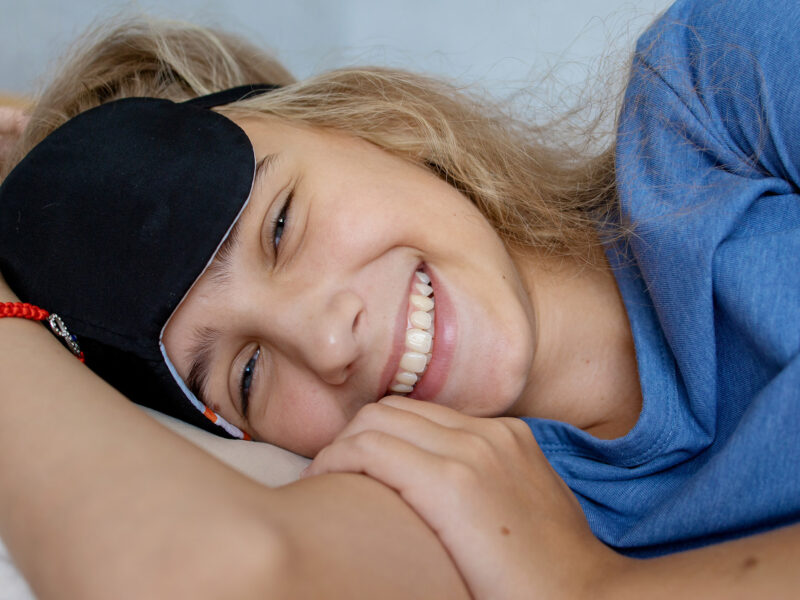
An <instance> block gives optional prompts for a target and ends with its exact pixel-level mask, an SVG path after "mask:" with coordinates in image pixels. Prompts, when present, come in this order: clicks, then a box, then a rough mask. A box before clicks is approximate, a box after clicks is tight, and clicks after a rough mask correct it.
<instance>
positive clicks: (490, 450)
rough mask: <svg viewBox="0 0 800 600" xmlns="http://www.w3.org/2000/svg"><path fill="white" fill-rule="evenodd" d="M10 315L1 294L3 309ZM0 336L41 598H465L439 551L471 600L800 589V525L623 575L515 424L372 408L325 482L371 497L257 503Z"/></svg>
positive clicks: (108, 394) (284, 496)
mask: <svg viewBox="0 0 800 600" xmlns="http://www.w3.org/2000/svg"><path fill="white" fill-rule="evenodd" d="M16 300H17V298H15V297H14V295H13V293H12V292H11V290H9V289H8V288H7V286H5V284H4V282H3V280H2V278H1V277H0V301H6V302H13V301H16ZM0 327H2V329H3V334H2V335H0V350H2V354H3V356H4V357H5V359H4V360H3V361H0V382H2V387H3V390H4V394H2V396H0V405H2V409H3V414H4V416H5V418H4V419H3V420H2V421H0V462H1V463H2V465H0V466H2V468H0V509H2V510H0V534H2V538H3V540H4V541H5V542H6V543H7V545H8V547H9V549H10V550H11V552H12V555H13V557H14V560H15V563H16V564H17V565H18V566H19V567H20V568H21V569H22V570H23V572H24V573H25V575H26V578H27V579H28V581H30V582H31V585H32V587H33V589H34V591H35V592H36V594H37V597H41V598H48V597H81V598H95V597H97V598H107V597H109V595H111V596H114V597H121V598H123V597H132V598H140V597H192V598H217V597H237V598H249V597H259V598H260V597H264V594H268V595H269V596H270V597H291V598H303V597H309V598H318V597H321V596H322V595H324V596H325V597H329V598H336V597H342V598H353V597H370V598H371V597H378V596H379V597H399V598H407V597H432V598H445V597H465V596H466V590H465V589H464V587H463V585H462V582H461V581H460V580H459V578H458V576H457V574H456V573H455V572H454V571H453V570H452V568H451V567H452V565H451V563H450V562H449V561H448V560H447V557H446V555H444V553H443V551H442V548H441V546H439V545H438V542H437V539H436V538H437V537H438V538H439V539H440V540H442V541H443V542H445V543H446V544H447V545H448V550H449V551H450V556H451V557H452V558H453V560H455V561H456V562H457V563H458V566H459V569H460V570H461V572H462V574H463V575H464V577H465V579H466V580H467V582H468V583H469V585H470V595H471V596H472V597H477V598H481V597H492V598H496V597H503V598H515V597H520V598H530V597H532V596H535V597H547V598H572V599H575V598H584V597H585V598H598V599H602V598H606V597H607V598H617V599H618V598H628V597H631V598H641V597H647V598H675V597H703V598H725V599H729V598H754V597H769V598H783V597H787V598H788V597H794V595H795V594H796V590H797V587H798V585H800V580H798V570H797V569H796V567H795V561H794V560H793V557H794V556H796V550H797V547H798V545H800V526H790V527H785V528H782V529H780V530H776V531H772V532H769V533H766V534H761V535H754V536H750V537H747V538H743V539H739V540H735V541H732V542H726V543H722V544H717V545H713V546H709V547H706V548H702V549H700V550H695V551H690V552H685V553H679V554H674V555H669V556H665V557H662V558H657V559H650V560H646V561H638V560H633V559H628V558H625V557H621V556H618V555H616V554H614V553H613V552H611V551H610V550H609V549H608V548H606V547H604V546H603V545H602V544H599V543H598V542H597V540H595V539H594V538H593V537H592V536H591V534H590V533H589V532H588V527H587V526H586V523H585V521H584V520H583V516H582V514H581V513H580V510H579V509H578V508H577V506H576V503H575V501H574V498H572V496H571V493H570V492H569V490H568V489H567V488H566V486H564V484H563V482H562V481H561V480H560V479H559V478H558V477H557V476H556V475H555V473H554V472H553V471H552V469H550V468H549V465H548V464H547V461H546V460H544V458H543V456H542V455H541V452H540V451H539V449H538V446H537V445H536V443H535V441H534V440H533V439H532V437H531V436H530V435H529V432H528V431H526V430H525V428H524V427H521V423H520V422H519V421H518V420H516V419H485V418H475V417H469V416H467V415H463V414H460V413H458V412H457V411H454V410H452V409H449V408H447V407H443V406H437V405H435V404H434V403H430V402H418V401H413V400H409V399H402V398H386V399H384V400H382V401H381V402H379V403H375V404H370V405H368V406H366V407H365V408H363V409H362V410H360V411H359V412H358V414H357V416H356V417H355V418H354V419H353V420H352V421H351V422H350V423H349V424H348V425H347V427H345V429H344V430H343V431H342V432H340V434H339V435H338V436H337V439H336V441H335V442H334V443H333V444H332V445H330V446H329V447H328V448H327V449H326V450H325V451H324V452H322V453H321V454H320V456H319V457H318V458H317V460H316V461H315V463H314V466H313V468H312V471H313V470H316V472H317V473H323V472H328V471H335V470H340V471H345V470H351V471H358V472H364V473H368V474H369V475H370V478H365V477H355V476H347V475H336V474H333V475H325V476H320V477H313V478H310V479H305V480H304V481H302V482H299V483H297V484H293V485H292V486H287V487H283V488H279V489H277V490H269V489H266V488H262V487H260V486H257V485H256V484H254V483H253V482H252V481H250V480H248V479H247V478H243V477H242V476H241V475H238V474H236V473H235V472H233V471H232V470H231V469H228V468H226V467H225V466H223V465H221V464H219V463H218V462H216V461H215V460H214V459H212V458H211V457H210V456H208V455H206V454H204V453H202V452H200V451H199V450H198V449H196V448H193V447H192V446H190V445H189V444H187V443H186V442H185V441H183V440H181V439H179V438H177V437H176V436H175V435H174V434H172V433H171V432H169V431H167V430H165V429H164V428H162V427H160V426H157V425H156V424H154V423H153V422H152V421H150V420H149V419H147V418H146V417H145V416H144V415H143V414H142V413H141V412H140V411H138V410H136V409H135V408H134V407H133V406H132V405H131V404H130V403H128V402H127V401H126V400H125V399H124V398H122V397H121V396H119V394H118V393H116V392H115V391H114V390H112V389H111V388H109V387H108V386H107V385H106V384H105V383H104V382H102V381H100V380H99V379H98V378H97V377H96V376H94V375H93V374H92V373H91V372H90V371H89V370H88V369H85V368H84V367H83V366H81V365H80V363H78V362H77V361H76V360H75V359H74V357H73V356H72V355H71V354H69V353H68V352H67V351H66V350H65V349H64V348H63V347H61V346H60V345H59V344H58V342H56V341H55V339H54V338H53V337H52V336H51V335H50V334H48V333H47V332H46V331H45V329H44V328H42V327H41V326H39V325H37V324H35V323H32V322H29V321H24V320H21V319H3V320H2V321H0ZM42 365H46V366H47V368H46V369H42ZM34 380H35V381H36V385H35V386H32V385H30V382H31V381H34ZM31 443H35V445H36V452H33V453H32V452H31V451H30V449H31ZM31 461H33V462H31ZM32 467H33V468H32ZM410 467H413V468H410ZM43 474H44V475H43ZM377 481H382V482H384V483H385V484H386V485H387V486H389V487H391V488H393V489H395V490H396V491H397V492H398V494H399V496H398V495H395V494H393V493H392V492H391V491H390V490H389V489H388V488H386V487H384V486H382V485H380V484H379V483H377ZM400 497H402V500H401V499H400ZM187 498H191V499H192V500H191V502H189V503H187V501H186V499H187ZM403 501H405V502H403ZM406 503H408V504H409V505H410V506H412V507H413V508H414V510H416V511H417V514H418V515H419V516H421V517H423V518H424V519H426V520H427V521H428V523H429V525H431V528H432V529H433V531H434V532H435V533H436V536H434V535H432V532H431V531H430V530H429V529H427V528H425V527H424V525H423V523H422V521H421V520H419V519H417V518H415V517H414V515H413V514H412V513H411V511H409V510H407V506H406ZM210 515H213V518H211V519H210V518H209V516H210ZM447 519H450V521H451V522H454V523H456V524H458V527H457V528H453V527H452V526H450V525H448V522H447ZM465 524H469V525H470V526H469V527H465V526H464V525H465ZM459 536H460V537H459ZM459 540H463V542H466V543H461V544H460V543H459ZM387 543H388V545H387ZM221 549H224V550H223V551H221ZM350 557H356V560H351V559H350ZM84 573H88V574H89V576H83V574H84ZM221 573H224V574H225V577H220V574H221ZM408 573H413V577H408V576H407V574H408Z"/></svg>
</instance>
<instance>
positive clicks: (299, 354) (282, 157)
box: [163, 118, 640, 456]
mask: <svg viewBox="0 0 800 600" xmlns="http://www.w3.org/2000/svg"><path fill="white" fill-rule="evenodd" d="M238 124H239V125H240V126H241V127H242V128H243V129H244V130H245V132H246V133H247V134H248V136H249V137H250V139H251V141H252V143H253V146H254V148H255V153H256V158H257V159H259V160H260V159H261V158H263V157H264V156H266V155H273V154H275V155H277V158H276V159H275V160H274V161H273V162H272V166H271V167H270V170H269V174H268V175H267V176H266V177H264V178H263V179H259V184H258V185H257V186H256V188H255V189H254V192H253V194H252V198H251V201H250V203H249V204H248V206H247V207H246V209H245V210H244V211H243V213H242V215H241V217H240V220H239V227H240V233H241V235H240V236H239V243H238V244H237V245H235V247H234V248H233V249H232V251H231V252H230V254H229V263H230V273H229V274H230V276H229V277H228V278H227V280H226V281H225V282H224V283H222V284H220V282H219V278H217V277H215V276H214V275H213V274H212V273H210V272H208V271H207V272H206V273H205V274H204V275H203V276H202V277H201V278H200V279H199V280H198V282H197V283H196V284H195V286H194V287H193V288H192V290H191V291H190V292H189V294H188V295H187V297H186V298H185V299H184V301H183V303H182V304H181V306H180V307H179V308H178V310H177V311H176V312H175V314H174V315H173V316H172V317H171V319H170V321H169V323H168V325H167V327H166V330H165V333H164V337H163V341H164V345H165V347H166V350H167V354H168V356H169V357H170V359H171V360H172V362H173V363H174V364H175V366H176V368H177V370H178V373H179V374H180V375H181V376H182V377H184V379H185V378H186V377H187V375H188V373H189V370H190V365H191V351H190V350H191V348H192V346H193V344H194V340H196V338H197V335H196V332H197V331H198V330H199V329H200V328H202V327H204V326H208V325H210V324H214V326H215V327H218V328H219V329H220V335H219V337H218V339H217V341H216V344H215V345H214V352H213V360H212V362H211V373H210V377H209V379H208V384H207V386H206V387H205V390H204V391H205V399H206V402H207V403H208V404H209V405H210V406H211V407H212V408H213V409H214V410H215V411H217V412H218V413H219V414H221V415H222V416H223V417H224V418H226V419H227V420H228V421H230V422H231V423H233V424H234V425H236V426H238V427H240V428H241V429H243V430H244V431H246V432H248V433H249V434H250V435H251V436H252V437H253V438H254V439H257V440H264V441H269V442H272V443H274V444H277V445H279V446H282V447H285V448H287V449H290V450H293V451H295V452H297V453H300V454H304V455H307V456H314V455H316V454H317V452H319V450H320V449H322V448H323V447H325V446H326V445H328V444H329V443H330V442H331V441H333V439H334V438H335V436H336V435H337V434H338V433H339V432H340V431H342V429H343V428H344V427H345V425H346V424H347V423H348V422H350V421H351V420H352V419H353V417H354V416H355V415H356V414H357V413H358V411H359V409H361V408H362V407H364V406H366V405H368V404H370V403H374V402H375V401H377V400H378V399H380V398H381V397H382V396H384V394H385V392H386V383H387V382H386V381H384V378H385V376H386V373H387V372H388V371H391V372H392V374H393V372H394V370H395V367H387V363H389V362H390V361H389V358H390V356H392V352H393V349H394V347H393V343H394V339H395V338H394V335H395V331H396V324H397V323H398V316H399V315H401V313H402V315H401V316H402V318H403V319H405V311H406V307H407V305H408V296H409V287H410V282H411V279H412V277H413V274H414V272H415V270H416V269H417V268H419V267H420V265H424V269H425V270H426V271H428V272H430V273H431V274H432V275H433V276H434V296H435V295H436V293H437V288H438V290H439V293H440V297H442V296H443V295H444V294H446V296H447V297H448V298H449V300H450V304H451V306H452V310H451V311H449V313H450V315H451V317H452V318H451V319H450V320H449V323H450V326H449V327H448V328H447V332H446V333H442V331H443V329H445V328H441V327H439V332H437V334H436V335H435V336H434V339H435V341H434V348H433V354H434V357H436V356H437V355H438V354H445V353H448V352H450V350H452V359H451V361H450V362H449V365H448V369H447V376H446V379H445V383H444V386H443V387H442V388H441V389H440V390H439V391H438V393H436V394H435V396H433V397H428V398H424V400H426V401H429V402H434V403H436V404H438V405H441V406H447V407H450V408H452V409H454V410H457V411H459V412H461V413H463V414H467V415H473V416H481V417H494V416H500V415H526V416H542V417H548V418H557V419H559V418H560V419H562V420H566V421H569V422H573V423H575V424H576V425H578V426H580V427H583V428H585V429H587V430H591V429H593V428H594V429H596V433H598V434H601V435H609V436H615V435H621V434H623V433H624V432H626V431H627V430H628V429H629V428H630V427H631V426H632V425H633V423H634V422H635V419H636V417H637V416H638V409H639V405H640V396H639V389H638V378H637V376H636V366H635V356H634V353H633V343H632V339H631V336H630V329H629V326H628V323H627V318H626V317H625V312H624V307H623V306H622V302H621V299H620V298H619V294H618V293H617V291H616V286H615V284H614V282H613V276H611V275H610V273H608V272H599V271H592V270H589V269H582V268H580V266H579V265H576V264H572V263H565V262H561V261H556V260H553V259H546V258H545V257H536V256H532V255H531V254H530V253H519V252H514V253H511V252H509V250H508V248H507V247H506V246H505V245H504V244H503V242H502V241H501V240H500V238H499V237H498V236H497V234H496V233H495V232H494V230H493V229H492V227H491V226H490V225H489V223H488V222H487V221H486V220H485V219H484V218H483V216H482V215H481V214H480V213H479V212H478V210H477V209H476V208H475V207H474V206H473V205H472V204H471V203H470V202H469V201H468V200H467V199H466V198H465V197H464V196H463V195H461V194H460V193H459V192H458V191H457V190H455V189H454V188H453V187H451V186H450V185H448V184H447V183H445V182H443V181H442V180H440V179H439V178H437V177H435V176H434V175H433V174H431V173H430V172H428V171H427V170H425V169H422V168H420V167H417V166H415V165H413V164H410V163H408V162H406V161H404V160H401V159H399V158H397V157H395V156H392V155H390V154H388V153H386V152H384V151H382V150H380V149H378V148H377V147H375V146H373V145H371V144H368V143H366V142H364V141H362V140H358V139H355V138H352V137H350V136H347V135H344V134H341V133H331V132H323V131H319V130H313V129H309V128H303V127H298V126H294V125H291V124H289V123H286V122H283V121H280V120H277V119H266V118H265V119H252V120H240V121H238ZM290 191H291V192H292V202H291V209H290V212H289V213H288V220H287V221H286V225H285V228H284V230H283V234H282V237H281V238H280V243H279V245H278V251H277V254H276V253H275V252H274V251H273V245H272V237H271V233H270V224H271V222H272V221H273V220H274V219H275V218H276V217H277V215H278V214H279V213H280V211H281V208H282V206H283V204H284V202H285V201H286V199H287V197H288V195H289V193H290ZM466 248H468V249H469V251H468V252H465V249H466ZM440 306H441V305H440ZM437 327H438V325H437ZM445 339H446V341H444V342H443V341H440V340H445ZM448 344H449V345H448ZM445 346H447V349H443V348H445ZM576 348H580V349H581V351H580V352H578V353H576V352H575V349H576ZM256 350H259V355H258V360H257V362H256V368H255V371H254V375H253V380H252V386H251V392H250V407H249V411H248V414H249V419H245V418H244V415H243V414H242V411H241V407H240V385H239V384H240V381H241V374H242V370H243V368H244V367H245V365H246V364H247V362H248V361H249V360H250V358H251V357H252V356H253V355H254V353H255V352H256ZM394 360H395V361H396V360H399V356H396V357H395V359H394ZM435 360H436V359H435ZM394 364H395V365H396V363H394ZM432 365H433V363H432ZM431 368H432V367H431ZM607 373H612V374H615V375H614V376H613V377H611V376H608V375H606V374H607Z"/></svg>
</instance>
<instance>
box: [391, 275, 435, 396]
mask: <svg viewBox="0 0 800 600" xmlns="http://www.w3.org/2000/svg"><path fill="white" fill-rule="evenodd" d="M414 275H415V277H416V281H415V282H414V285H413V286H412V287H413V290H414V293H412V294H410V297H409V306H410V312H411V314H410V315H409V317H408V323H409V328H408V329H407V330H406V349H405V352H404V353H403V356H401V357H400V367H399V368H398V369H397V373H396V374H395V376H394V380H393V381H392V384H391V385H390V386H389V390H390V391H392V392H394V393H396V394H408V393H409V392H411V391H413V389H414V385H415V384H416V383H417V381H418V380H419V378H420V377H422V374H423V373H424V372H425V369H426V368H427V366H428V363H429V362H430V360H431V347H432V346H433V316H434V310H433V307H434V300H433V288H432V287H431V286H430V282H431V278H430V277H428V276H427V275H426V274H425V273H424V272H422V271H417V272H416V273H415V274H414Z"/></svg>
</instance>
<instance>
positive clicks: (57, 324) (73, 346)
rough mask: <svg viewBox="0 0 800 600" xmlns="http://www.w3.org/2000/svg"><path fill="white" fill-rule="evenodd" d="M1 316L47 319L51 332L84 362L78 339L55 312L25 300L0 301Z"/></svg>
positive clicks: (37, 319) (36, 319) (34, 319)
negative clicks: (51, 312)
mask: <svg viewBox="0 0 800 600" xmlns="http://www.w3.org/2000/svg"><path fill="white" fill-rule="evenodd" d="M3 317H16V318H18V319H29V320H31V321H47V325H48V327H50V331H52V332H53V335H55V336H56V337H57V338H58V339H59V340H61V342H62V343H63V344H64V345H65V346H66V347H67V348H68V349H69V351H70V352H72V354H74V355H75V357H76V358H77V359H78V360H79V361H81V362H82V363H85V362H86V358H85V357H84V356H83V352H81V349H80V347H79V346H78V340H77V338H76V337H75V336H74V335H71V334H70V332H69V330H68V329H67V326H66V325H65V324H64V321H62V320H61V317H59V316H58V315H57V314H55V313H53V314H52V315H51V314H50V313H49V312H47V311H46V310H45V309H43V308H39V307H38V306H34V305H33V304H28V303H27V302H0V319H2V318H3Z"/></svg>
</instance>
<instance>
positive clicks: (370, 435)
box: [350, 429, 388, 450]
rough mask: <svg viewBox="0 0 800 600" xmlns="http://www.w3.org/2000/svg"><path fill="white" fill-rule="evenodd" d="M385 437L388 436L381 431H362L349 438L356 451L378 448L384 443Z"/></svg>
mask: <svg viewBox="0 0 800 600" xmlns="http://www.w3.org/2000/svg"><path fill="white" fill-rule="evenodd" d="M387 437H388V436H387V435H386V434H385V433H383V432H382V431H375V430H374V429H368V430H367V431H362V432H360V433H357V434H356V435H354V436H353V437H351V438H350V440H351V441H350V443H351V444H353V446H354V447H355V448H356V449H357V450H369V449H370V448H374V447H376V446H380V445H381V444H382V443H384V442H385V441H386V438H387Z"/></svg>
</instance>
